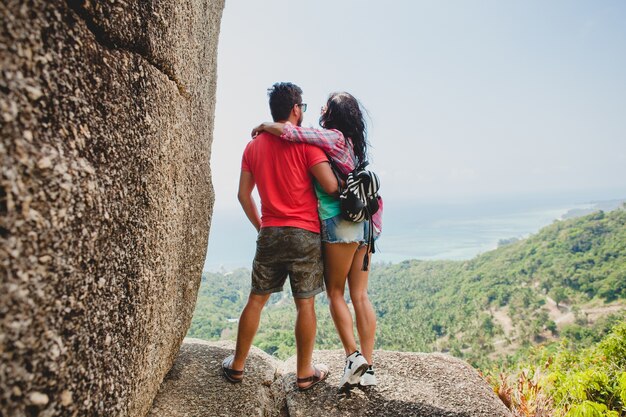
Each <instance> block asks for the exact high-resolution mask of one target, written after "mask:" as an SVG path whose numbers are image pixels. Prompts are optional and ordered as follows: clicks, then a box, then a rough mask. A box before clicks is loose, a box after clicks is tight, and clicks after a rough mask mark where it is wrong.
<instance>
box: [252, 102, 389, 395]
mask: <svg viewBox="0 0 626 417" xmlns="http://www.w3.org/2000/svg"><path fill="white" fill-rule="evenodd" d="M320 125H321V126H322V127H323V128H324V129H322V130H320V129H313V128H303V127H298V126H293V125H292V124H288V123H287V124H284V123H263V124H261V125H260V126H258V127H256V128H255V129H254V130H253V131H252V135H253V136H255V135H256V134H258V133H259V132H261V131H267V132H269V133H272V134H274V135H276V136H279V137H280V138H281V139H284V140H288V141H292V142H304V143H309V144H312V145H315V146H318V147H320V148H322V149H323V150H324V151H325V152H326V154H327V155H328V157H329V158H331V159H332V160H333V162H334V165H335V167H336V169H338V170H339V171H341V173H342V174H343V175H347V174H348V173H349V172H350V171H352V170H353V169H354V168H355V167H356V166H357V165H358V164H360V163H361V162H363V161H365V160H366V159H367V141H366V127H365V120H364V115H363V112H362V110H361V106H360V104H359V102H358V101H357V99H356V98H354V97H353V96H352V95H351V94H348V93H345V92H341V93H333V94H331V95H330V97H329V98H328V101H327V103H326V106H325V107H324V108H323V109H322V114H321V116H320ZM315 192H316V194H317V197H318V200H319V215H320V219H321V221H322V242H323V250H324V278H325V281H326V292H327V295H328V299H329V302H330V313H331V316H332V318H333V322H334V323H335V327H336V329H337V333H338V334H339V338H340V339H341V343H342V344H343V347H344V350H345V352H346V356H347V357H346V366H345V368H344V374H343V377H342V378H341V381H340V389H347V388H349V387H350V386H352V385H356V384H361V385H376V377H375V375H374V368H373V366H372V364H373V362H372V359H373V358H372V354H373V350H374V336H375V332H376V315H375V314H374V309H373V308H372V304H371V303H370V300H369V297H368V295H367V283H368V271H362V265H363V259H364V257H365V256H371V253H370V252H371V250H370V248H369V247H368V245H367V236H368V230H369V229H368V228H369V227H374V236H375V238H377V237H378V235H379V234H380V231H381V218H382V202H381V208H380V209H379V211H378V212H377V213H376V215H374V217H373V219H372V221H371V222H370V221H365V222H362V223H354V222H351V221H347V220H344V219H343V218H342V217H341V210H340V207H339V200H337V199H336V198H335V197H334V196H331V195H328V194H326V193H325V192H324V190H322V188H321V187H320V186H319V184H317V183H316V184H315ZM346 278H347V281H348V287H349V291H350V299H351V300H352V304H353V306H354V312H355V315H356V327H357V332H358V334H359V341H360V343H361V350H360V351H359V349H358V346H357V344H356V341H355V338H354V330H353V324H352V314H351V313H350V310H349V308H348V305H347V304H346V301H345V298H344V291H345V285H346Z"/></svg>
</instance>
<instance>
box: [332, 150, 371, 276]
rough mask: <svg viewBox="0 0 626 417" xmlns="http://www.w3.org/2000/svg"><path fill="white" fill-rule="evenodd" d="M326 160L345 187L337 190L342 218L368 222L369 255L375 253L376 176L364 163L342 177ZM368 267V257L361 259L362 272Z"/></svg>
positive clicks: (365, 162) (356, 221) (367, 163)
mask: <svg viewBox="0 0 626 417" xmlns="http://www.w3.org/2000/svg"><path fill="white" fill-rule="evenodd" d="M328 159H329V160H330V161H331V165H332V166H333V168H334V169H333V171H334V172H335V175H336V176H337V177H338V179H342V180H343V181H344V182H345V187H344V188H340V190H339V205H340V208H341V215H342V217H343V218H344V219H346V220H349V221H352V222H355V223H360V222H364V221H366V220H370V225H369V228H368V229H369V233H368V236H367V244H368V246H369V248H370V251H371V253H374V252H376V248H375V247H374V225H373V224H372V222H371V219H372V216H373V215H374V213H376V212H377V211H378V209H379V207H380V206H379V202H378V200H379V198H380V196H379V195H378V190H379V189H380V180H379V179H378V175H376V174H375V173H374V172H372V171H369V170H366V169H365V167H367V165H369V162H367V161H364V162H362V163H361V164H359V166H357V167H356V168H355V169H353V170H352V171H351V172H349V173H348V175H347V176H345V177H344V176H343V175H341V171H339V169H337V167H336V166H335V164H334V162H333V161H332V159H331V158H328ZM368 265H369V255H368V256H365V257H364V258H363V268H362V270H363V271H367V270H368Z"/></svg>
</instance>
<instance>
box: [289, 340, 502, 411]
mask: <svg viewBox="0 0 626 417" xmlns="http://www.w3.org/2000/svg"><path fill="white" fill-rule="evenodd" d="M313 361H314V362H315V363H319V362H323V363H326V364H327V365H329V366H330V369H331V375H330V376H329V377H328V380H327V381H328V382H327V383H322V384H320V386H319V387H317V388H315V389H314V391H313V392H311V393H308V392H306V393H302V392H300V391H298V390H296V389H294V383H295V374H294V372H295V358H290V359H289V360H287V361H286V363H285V364H284V365H283V368H282V369H281V371H280V372H281V373H282V374H283V375H284V376H283V378H284V382H283V384H284V386H285V387H286V391H287V392H286V396H287V406H288V410H289V415H290V416H292V417H296V416H297V417H304V416H307V417H316V416H320V417H321V416H329V417H332V416H344V417H345V416H347V417H350V416H354V417H357V416H373V417H382V416H420V417H479V416H480V417H505V416H506V417H509V416H511V414H510V412H509V410H508V409H507V408H506V407H505V406H504V404H503V403H502V401H501V400H500V399H499V398H498V397H497V396H496V395H495V394H494V392H493V390H492V389H491V388H490V387H489V385H488V384H487V383H486V382H485V381H484V380H483V379H482V378H481V377H480V376H479V375H478V372H476V370H474V369H473V368H472V367H471V366H469V365H468V364H467V363H465V362H463V361H461V360H459V359H456V358H453V357H451V356H448V355H443V354H439V353H429V354H425V353H409V352H390V351H375V352H374V364H375V369H376V378H377V380H378V385H377V386H376V387H364V388H363V389H359V388H354V389H352V390H351V391H350V393H349V395H344V394H341V395H338V393H337V385H338V384H339V379H340V378H341V375H342V373H343V366H344V361H345V354H344V352H343V351H315V352H314V354H313Z"/></svg>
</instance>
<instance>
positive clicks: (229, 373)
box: [222, 355, 243, 384]
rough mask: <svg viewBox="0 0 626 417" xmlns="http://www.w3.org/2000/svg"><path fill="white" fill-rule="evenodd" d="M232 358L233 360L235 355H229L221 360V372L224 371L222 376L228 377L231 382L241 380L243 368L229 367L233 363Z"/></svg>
mask: <svg viewBox="0 0 626 417" xmlns="http://www.w3.org/2000/svg"><path fill="white" fill-rule="evenodd" d="M233 360H235V355H230V356H229V357H227V358H226V359H224V361H223V362H222V372H223V373H224V377H226V379H228V380H229V381H230V382H232V383H235V384H236V383H238V382H241V380H243V370H241V371H238V370H236V369H233V368H231V366H232V365H233Z"/></svg>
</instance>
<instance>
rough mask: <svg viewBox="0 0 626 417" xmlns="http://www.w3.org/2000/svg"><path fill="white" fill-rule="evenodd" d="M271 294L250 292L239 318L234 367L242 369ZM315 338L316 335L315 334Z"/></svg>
mask: <svg viewBox="0 0 626 417" xmlns="http://www.w3.org/2000/svg"><path fill="white" fill-rule="evenodd" d="M270 295H271V294H263V295H259V294H253V293H250V296H249V297H248V303H247V304H246V306H245V308H244V309H243V311H242V312H241V317H240V318H239V327H238V329H237V347H236V348H235V359H234V360H233V362H232V364H231V366H232V369H235V370H238V371H242V370H243V368H244V365H245V363H246V358H247V357H248V352H250V346H252V340H253V339H254V335H256V331H257V329H258V328H259V321H260V320H261V312H262V311H263V307H264V306H265V303H266V302H267V300H268V299H269V298H270ZM313 337H314V338H315V335H314V336H313Z"/></svg>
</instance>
